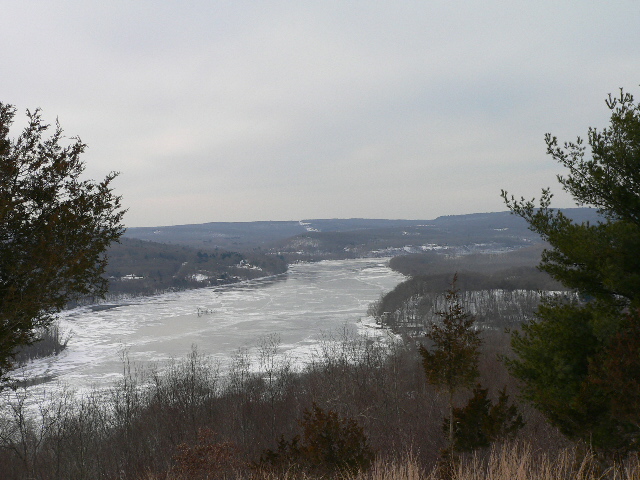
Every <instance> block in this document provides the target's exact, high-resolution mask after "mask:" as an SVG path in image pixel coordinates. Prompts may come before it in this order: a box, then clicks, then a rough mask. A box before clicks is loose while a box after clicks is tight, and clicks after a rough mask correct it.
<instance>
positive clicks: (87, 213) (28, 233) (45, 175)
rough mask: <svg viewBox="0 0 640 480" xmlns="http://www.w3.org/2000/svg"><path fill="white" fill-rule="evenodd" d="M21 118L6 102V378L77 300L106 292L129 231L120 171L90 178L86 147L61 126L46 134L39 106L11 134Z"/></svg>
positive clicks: (1, 133)
mask: <svg viewBox="0 0 640 480" xmlns="http://www.w3.org/2000/svg"><path fill="white" fill-rule="evenodd" d="M14 116H15V109H14V108H13V107H12V106H11V105H7V104H3V103H0V380H1V379H2V378H3V377H4V376H5V375H6V373H7V371H8V369H9V368H10V367H11V364H12V361H11V357H12V355H13V354H14V353H15V351H16V347H18V346H20V345H26V344H29V343H31V342H32V341H33V340H34V336H35V329H36V328H37V327H43V326H46V325H48V324H50V323H51V321H52V320H53V318H54V315H55V313H56V312H58V311H59V310H60V309H62V308H63V307H64V305H65V304H66V303H67V302H68V301H69V300H72V299H73V298H75V297H78V296H83V295H98V296H99V295H102V294H104V293H105V292H106V289H107V279H106V278H104V276H103V273H104V269H105V266H106V261H107V260H106V257H105V255H104V252H105V249H106V248H107V247H108V246H109V244H110V243H111V242H112V241H115V240H117V239H118V238H119V237H120V235H122V233H123V232H124V227H123V225H122V224H121V223H120V222H121V219H122V216H123V214H124V210H123V209H122V208H121V206H120V197H119V196H116V195H114V194H113V191H112V187H111V182H112V181H113V179H114V178H115V177H116V174H115V173H111V174H109V175H107V177H106V178H105V179H104V180H103V181H101V182H94V181H92V180H86V179H83V178H82V174H83V171H84V163H83V162H82V161H81V160H80V156H81V154H82V153H83V152H84V150H85V148H86V145H85V144H84V143H82V142H81V141H80V139H79V138H73V139H70V142H66V141H65V139H64V136H63V134H62V128H61V127H60V125H59V124H57V123H56V126H55V128H54V129H53V133H52V135H51V136H49V137H46V136H45V134H46V132H47V130H48V129H49V125H46V124H45V123H43V121H42V118H41V115H40V111H39V110H36V111H35V112H33V113H31V112H27V116H28V124H27V126H26V127H25V128H24V130H23V131H22V133H21V134H20V135H18V137H17V138H15V139H12V138H10V137H9V129H10V127H11V125H12V124H13V118H14ZM65 143H69V144H68V145H66V146H65Z"/></svg>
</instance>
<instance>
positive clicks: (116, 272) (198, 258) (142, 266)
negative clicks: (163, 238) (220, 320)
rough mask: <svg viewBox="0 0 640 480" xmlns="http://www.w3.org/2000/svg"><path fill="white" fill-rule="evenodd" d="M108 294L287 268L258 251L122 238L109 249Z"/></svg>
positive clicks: (281, 260)
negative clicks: (193, 246) (236, 250)
mask: <svg viewBox="0 0 640 480" xmlns="http://www.w3.org/2000/svg"><path fill="white" fill-rule="evenodd" d="M107 254H108V257H109V264H108V266H107V270H106V275H107V276H108V277H109V294H111V295H122V294H126V295H151V294H154V293H158V292H162V291H167V290H172V289H174V290H175V289H187V288H198V287H204V286H212V285H224V284H228V283H234V282H238V281H242V280H250V279H253V278H258V277H265V276H271V275H278V274H281V273H284V272H286V271H287V263H286V261H285V260H284V258H283V257H282V256H278V255H272V254H265V253H261V252H250V253H238V252H231V251H225V250H220V249H217V248H215V249H212V250H211V251H203V250H198V249H194V248H191V247H186V246H178V245H168V244H161V243H155V242H148V241H142V240H136V239H131V238H122V239H121V243H119V244H113V245H111V247H110V248H109V250H108V252H107Z"/></svg>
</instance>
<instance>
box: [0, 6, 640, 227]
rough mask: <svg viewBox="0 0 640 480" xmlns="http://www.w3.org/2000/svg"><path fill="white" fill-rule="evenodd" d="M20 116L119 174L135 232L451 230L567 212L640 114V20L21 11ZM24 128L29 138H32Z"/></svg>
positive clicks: (629, 10) (564, 12)
mask: <svg viewBox="0 0 640 480" xmlns="http://www.w3.org/2000/svg"><path fill="white" fill-rule="evenodd" d="M0 18H1V19H2V25H3V26H2V28H1V29H0V45H2V48H0V62H1V63H0V65H2V67H1V68H2V74H1V75H0V102H3V103H9V104H12V105H14V106H15V107H16V108H17V109H18V114H17V115H16V121H15V125H14V128H13V130H12V133H13V132H15V134H17V133H19V129H20V128H22V126H24V119H25V112H26V109H31V110H33V109H35V108H41V109H42V114H43V117H44V119H45V120H46V121H47V122H49V123H55V121H56V119H58V121H59V122H60V124H61V126H62V128H63V129H64V131H65V135H67V136H68V137H74V136H78V137H80V138H81V139H82V141H83V142H85V143H86V144H87V145H88V149H87V151H86V153H85V154H84V156H83V160H84V162H85V163H86V171H85V174H86V176H87V178H92V179H95V180H101V179H102V178H104V177H105V176H106V175H107V174H108V173H109V172H111V171H117V172H119V176H118V177H117V179H116V180H115V181H114V183H113V186H114V189H115V192H116V193H117V194H119V195H121V196H122V203H123V205H124V206H125V207H127V208H128V212H127V214H126V216H125V218H124V223H125V224H126V225H127V226H129V227H138V226H160V225H177V224H189V223H205V222H236V221H257V220H301V219H318V218H356V217H357V218H390V219H400V218H403V219H425V220H428V219H433V218H436V217H438V216H441V215H457V214H466V213H477V212H493V211H504V210H506V207H505V205H504V202H503V201H502V199H501V198H500V192H501V190H502V189H504V190H507V191H508V192H509V194H513V195H515V196H516V197H520V196H524V197H526V198H527V199H530V198H532V197H539V195H540V190H541V189H542V188H543V187H551V188H552V191H553V192H554V193H555V204H554V205H555V206H557V207H568V206H574V204H573V202H572V201H571V198H570V197H569V196H567V194H565V193H564V192H562V191H561V188H560V186H559V184H558V183H557V181H556V175H557V174H558V173H562V171H563V170H562V167H561V166H560V165H558V164H556V163H555V162H554V161H553V160H552V159H551V158H550V157H549V156H547V155H546V145H545V143H544V134H545V133H547V132H550V133H552V134H553V135H556V136H558V138H559V139H560V140H561V141H572V140H575V138H576V137H577V136H582V137H585V136H586V133H587V130H588V128H589V126H593V127H597V128H604V127H606V126H607V124H608V119H609V116H610V112H609V110H608V109H607V107H606V105H605V103H604V100H605V98H606V97H607V95H608V94H609V93H613V94H616V93H618V92H619V89H620V88H621V87H623V88H624V89H625V91H629V92H631V93H632V94H634V95H635V96H636V97H637V98H640V86H639V84H640V49H639V48H638V46H639V45H640V2H638V1H637V0H628V1H622V0H612V1H609V2H603V1H601V0H598V1H592V0H580V1H578V0H574V1H565V0H553V1H547V0H537V1H535V2H533V1H519V0H511V1H507V0H483V1H464V0H460V1H456V2H452V1H450V0H448V1H444V0H443V1H440V0H431V1H430V0H422V1H401V0H396V1H373V0H370V1H357V0H352V1H346V0H343V1H331V0H325V1H305V0H297V1H293V0H292V1H258V0H254V1H243V0H232V1H215V0H207V1H204V0H202V1H200V0H192V1H165V0H154V1H147V0H136V1H135V2H132V1H130V0H126V1H124V0H123V1H119V0H110V1H108V2H92V1H87V0H69V1H65V0H53V1H52V0H44V1H39V0H2V9H1V11H0ZM21 125H22V126H21Z"/></svg>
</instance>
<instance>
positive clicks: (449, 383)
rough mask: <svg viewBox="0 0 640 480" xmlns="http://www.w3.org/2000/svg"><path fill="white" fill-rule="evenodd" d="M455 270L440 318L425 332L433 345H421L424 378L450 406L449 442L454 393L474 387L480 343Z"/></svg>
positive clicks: (450, 440) (451, 431)
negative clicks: (464, 302)
mask: <svg viewBox="0 0 640 480" xmlns="http://www.w3.org/2000/svg"><path fill="white" fill-rule="evenodd" d="M457 279H458V276H457V274H456V275H454V277H453V282H452V283H451V287H450V288H449V290H447V292H446V295H445V300H446V307H445V310H443V311H440V312H437V314H438V316H439V317H441V321H440V322H434V323H432V324H431V325H430V326H429V327H428V329H427V333H426V338H427V339H429V340H430V341H431V343H432V345H431V346H430V347H429V348H425V347H424V346H420V355H421V356H422V365H423V367H424V372H425V375H426V377H427V381H428V382H429V383H430V384H432V385H434V386H436V388H438V389H440V390H442V391H444V392H445V393H446V394H447V398H448V406H449V419H450V420H449V434H448V440H449V446H450V447H451V446H452V445H453V442H454V425H453V409H454V395H455V394H456V393H457V392H459V391H460V390H464V389H469V388H471V387H473V385H474V384H475V382H476V379H477V378H478V376H479V371H478V358H479V356H480V352H479V348H480V345H481V344H482V340H481V339H480V332H479V331H478V330H477V329H475V328H474V323H475V318H474V317H473V316H471V315H469V314H468V313H467V312H465V311H464V309H463V307H462V304H461V301H460V297H459V295H458V290H457V289H456V281H457Z"/></svg>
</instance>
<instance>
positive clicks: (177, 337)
mask: <svg viewBox="0 0 640 480" xmlns="http://www.w3.org/2000/svg"><path fill="white" fill-rule="evenodd" d="M403 279H404V277H403V276H402V275H399V274H397V273H396V272H393V271H392V270H390V269H389V268H388V266H387V260H386V259H381V258H376V259H357V260H339V261H323V262H318V263H307V264H297V265H293V266H292V267H291V268H290V270H289V272H288V273H286V274H283V275H279V276H277V277H270V278H266V279H260V280H254V281H248V282H243V283H240V284H235V285H228V286H225V287H212V288H206V289H198V290H189V291H185V292H178V293H170V294H163V295H158V296H153V297H145V298H141V299H137V300H133V301H129V302H127V303H122V304H119V305H118V304H115V305H114V306H113V308H102V309H95V308H94V309H92V308H91V307H80V308H76V309H73V310H69V311H65V312H63V313H62V314H61V316H60V323H61V327H62V329H63V330H64V331H67V332H71V335H72V336H71V340H70V341H69V344H68V347H67V349H66V350H65V351H64V352H62V353H61V354H60V355H58V356H57V357H51V358H47V359H40V360H36V361H34V362H32V363H30V364H29V365H27V366H26V367H25V368H24V369H23V370H22V372H21V374H22V375H25V376H27V377H29V378H32V379H33V378H38V379H40V380H41V381H43V380H46V381H48V382H57V383H63V384H65V385H68V386H70V387H72V388H74V389H86V388H92V387H104V386H107V385H109V384H111V383H112V382H113V381H114V380H117V379H119V378H121V377H122V372H123V362H122V355H123V352H124V351H126V352H127V355H128V358H129V360H130V361H132V362H134V363H136V364H138V365H148V364H152V363H158V364H162V363H163V362H165V361H167V360H169V359H171V358H182V357H184V356H186V355H187V354H188V353H189V352H190V351H191V348H192V345H197V348H198V351H199V352H201V353H203V354H205V355H210V356H213V357H215V358H218V359H219V360H220V362H221V363H222V364H224V363H226V361H228V359H230V358H231V356H232V355H233V354H234V353H235V352H237V351H238V349H240V348H243V347H252V346H255V345H256V342H257V341H258V339H259V338H260V337H262V336H265V335H270V334H273V333H275V334H278V336H279V337H280V341H281V350H282V351H286V352H288V353H289V354H291V355H292V356H293V357H294V360H295V357H296V356H300V357H304V355H305V352H308V351H309V350H310V349H312V348H313V347H314V346H315V345H317V343H318V340H319V339H320V338H321V336H322V335H323V333H327V332H331V331H335V330H337V329H340V328H342V327H344V325H345V324H347V325H358V322H359V321H360V319H362V318H363V317H365V315H366V310H367V307H368V305H369V303H371V302H372V301H374V300H376V299H377V298H378V297H379V296H380V293H381V292H383V291H389V290H391V289H392V288H393V287H395V286H396V285H397V284H398V283H399V282H400V281H402V280H403Z"/></svg>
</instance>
